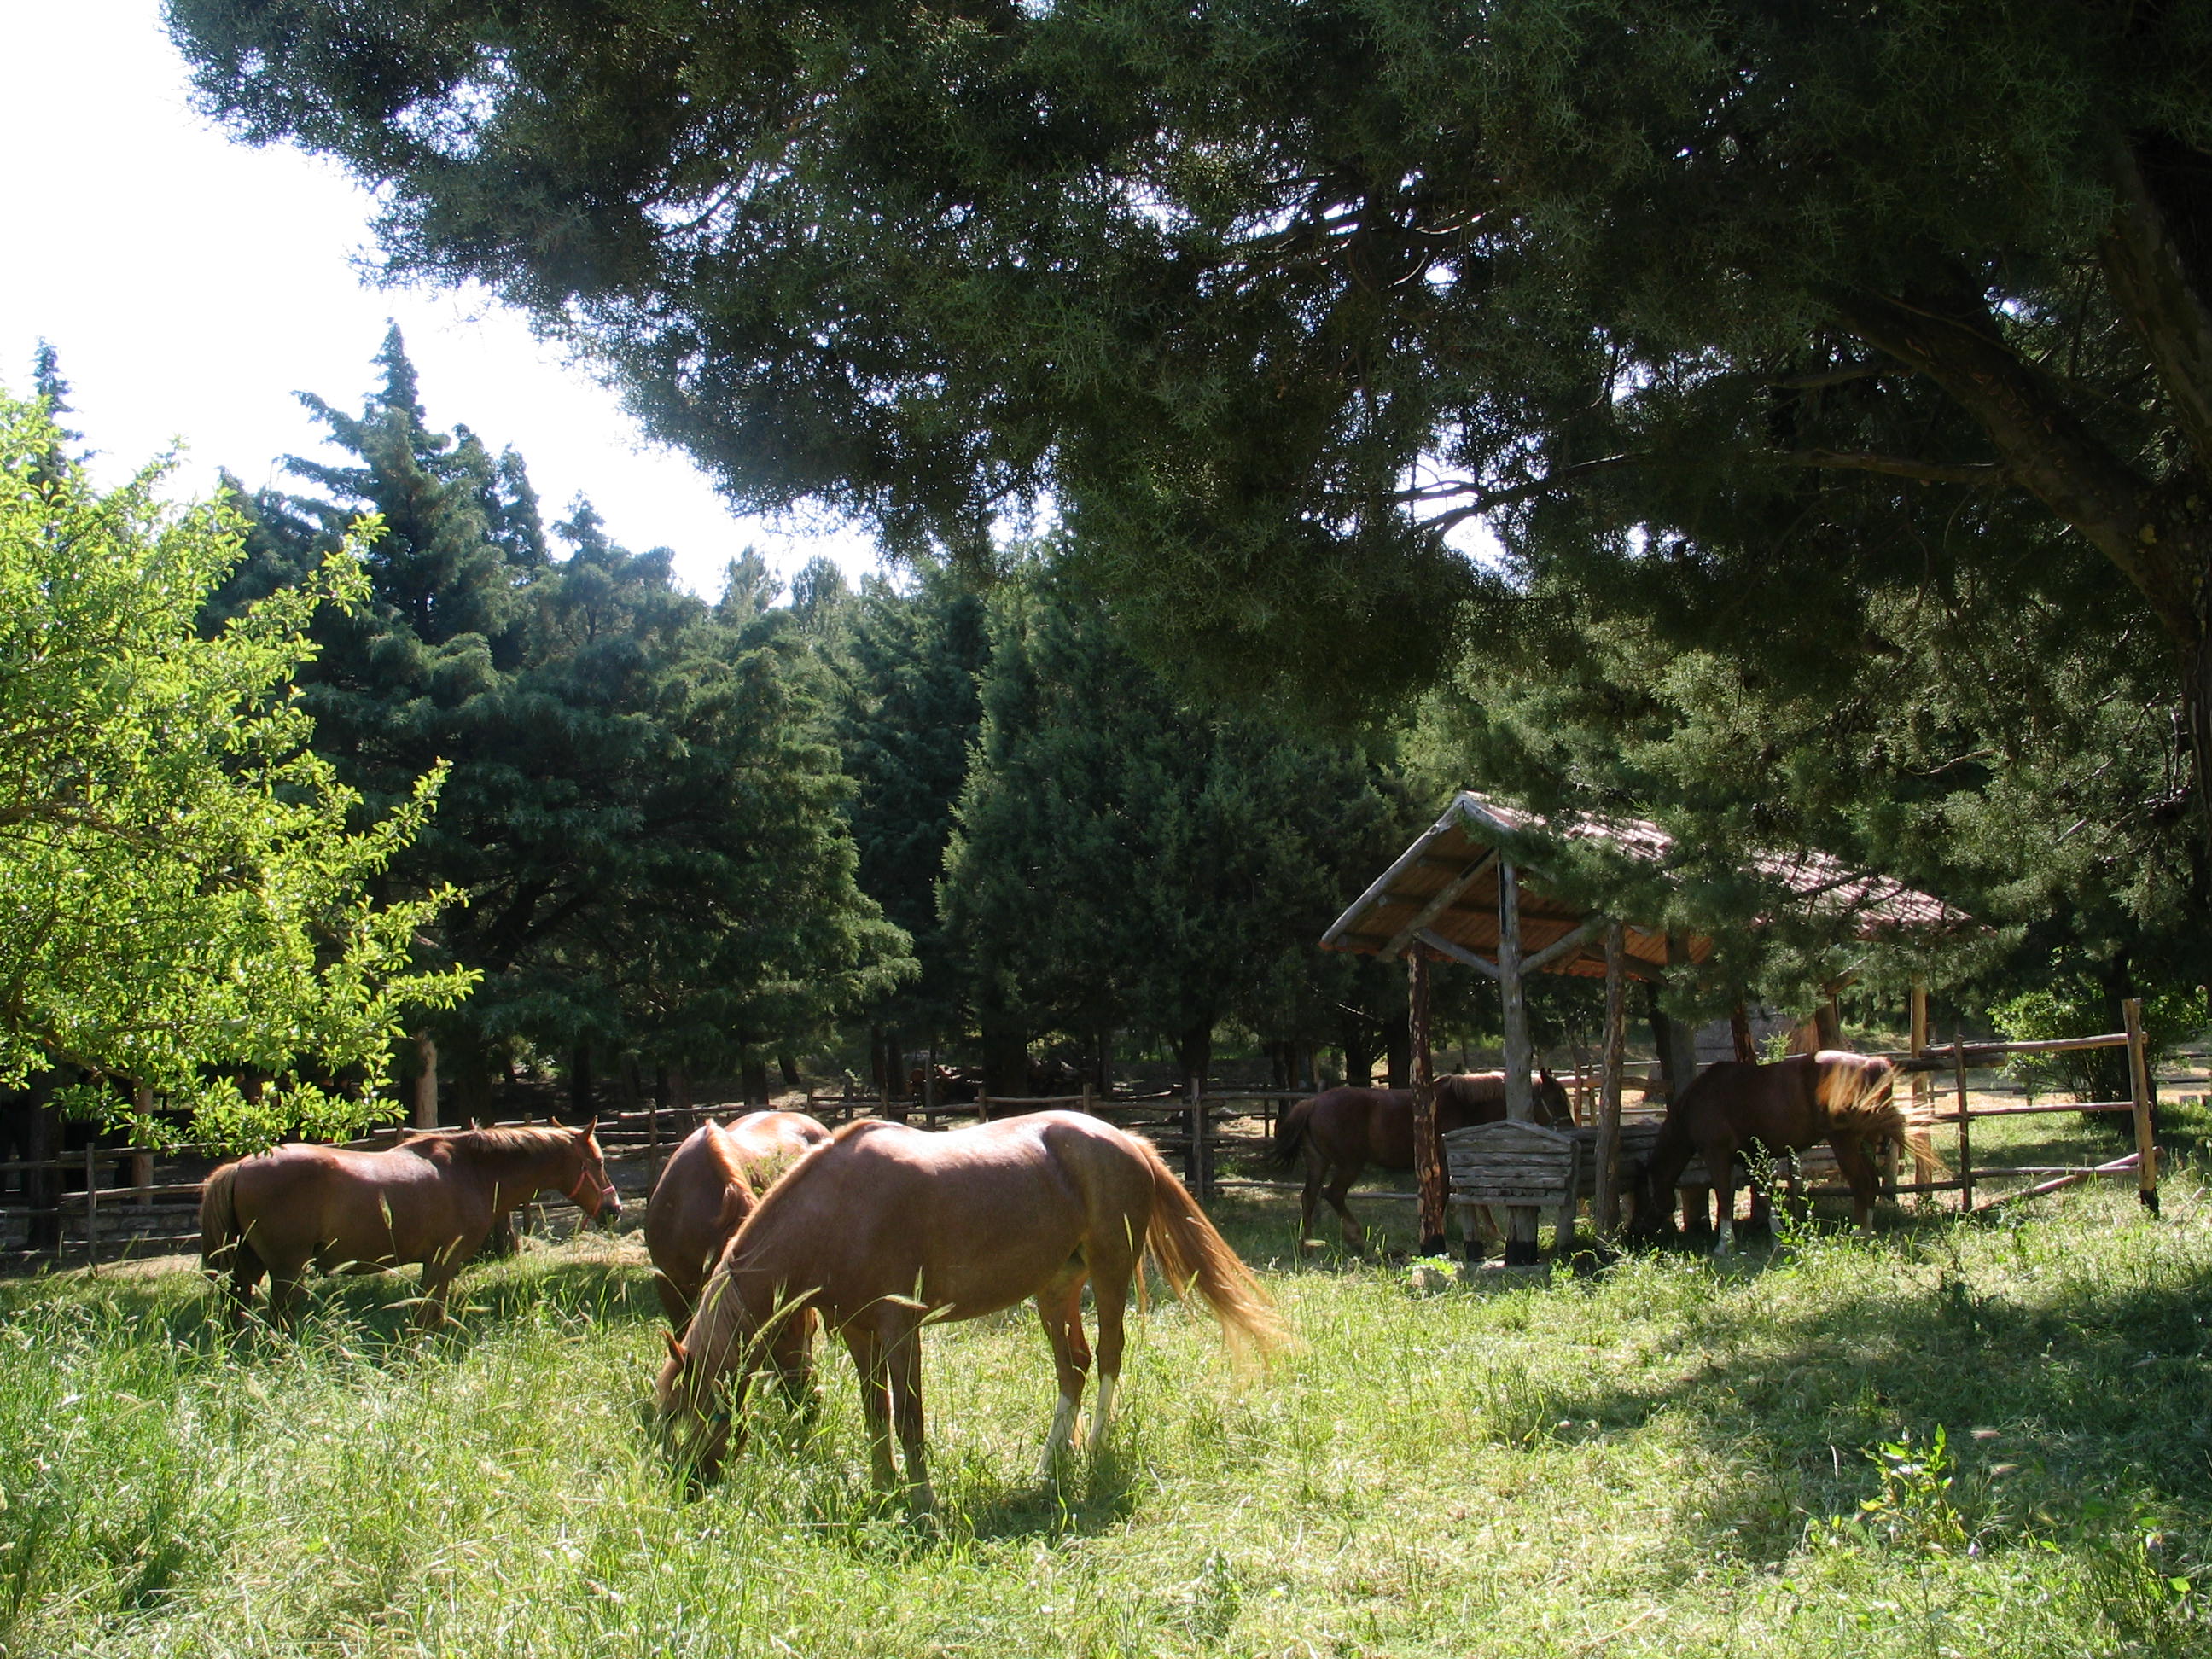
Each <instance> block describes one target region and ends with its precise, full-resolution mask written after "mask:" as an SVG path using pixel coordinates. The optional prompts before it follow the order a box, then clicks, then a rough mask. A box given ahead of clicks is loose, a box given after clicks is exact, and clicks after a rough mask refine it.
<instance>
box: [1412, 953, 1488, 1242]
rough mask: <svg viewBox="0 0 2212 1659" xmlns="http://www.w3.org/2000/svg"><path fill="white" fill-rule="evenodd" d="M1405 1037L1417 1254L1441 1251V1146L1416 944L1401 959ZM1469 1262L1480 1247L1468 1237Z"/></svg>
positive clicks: (1424, 968) (1425, 993) (1425, 972)
mask: <svg viewBox="0 0 2212 1659" xmlns="http://www.w3.org/2000/svg"><path fill="white" fill-rule="evenodd" d="M1406 1022H1407V1036H1410V1037H1411V1038H1412V1039H1413V1177H1414V1180H1415V1182H1417V1183H1418V1185H1419V1188H1420V1199H1421V1254H1422V1255H1443V1251H1444V1158H1443V1142H1441V1141H1440V1140H1438V1139H1437V1067H1436V1056H1435V1055H1434V1054H1432V1053H1431V1050H1430V1048H1429V960H1428V956H1427V954H1426V952H1425V951H1422V950H1421V949H1420V948H1419V946H1418V945H1417V946H1415V947H1414V948H1413V950H1412V951H1408V952H1407V955H1406ZM1467 1248H1468V1255H1469V1257H1470V1258H1472V1257H1473V1255H1474V1252H1475V1251H1477V1250H1479V1249H1480V1248H1481V1247H1480V1245H1479V1244H1478V1243H1476V1242H1475V1239H1474V1236H1473V1235H1472V1234H1470V1235H1469V1236H1468V1239H1467Z"/></svg>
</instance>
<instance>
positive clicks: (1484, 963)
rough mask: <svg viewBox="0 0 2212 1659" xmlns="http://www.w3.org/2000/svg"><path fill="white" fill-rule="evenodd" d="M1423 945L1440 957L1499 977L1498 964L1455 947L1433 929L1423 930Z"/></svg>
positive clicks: (1465, 948)
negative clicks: (1448, 958)
mask: <svg viewBox="0 0 2212 1659" xmlns="http://www.w3.org/2000/svg"><path fill="white" fill-rule="evenodd" d="M1421 943H1422V944H1424V945H1427V946H1428V947H1429V949H1431V951H1435V952H1436V953H1437V955H1438V956H1440V957H1450V958H1451V959H1452V960H1453V961H1454V962H1458V963H1465V964H1466V965H1467V966H1468V967H1469V968H1476V969H1480V970H1481V971H1482V972H1484V973H1486V974H1487V975H1490V977H1491V978H1492V979H1496V978H1497V977H1498V964H1497V963H1494V962H1492V960H1491V959H1490V958H1489V957H1483V956H1477V955H1476V954H1475V953H1474V951H1470V950H1468V948H1467V946H1465V945H1455V944H1454V943H1453V942H1452V941H1451V940H1449V939H1446V938H1445V937H1444V936H1443V934H1442V933H1438V932H1437V930H1436V929H1435V928H1433V927H1424V928H1423V929H1422V930H1421Z"/></svg>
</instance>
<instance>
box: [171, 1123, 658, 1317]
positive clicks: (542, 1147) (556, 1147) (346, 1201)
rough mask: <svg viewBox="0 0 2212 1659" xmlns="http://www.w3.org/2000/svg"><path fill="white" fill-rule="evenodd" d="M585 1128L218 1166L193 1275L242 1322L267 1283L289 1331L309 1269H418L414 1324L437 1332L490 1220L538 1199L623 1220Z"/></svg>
mask: <svg viewBox="0 0 2212 1659" xmlns="http://www.w3.org/2000/svg"><path fill="white" fill-rule="evenodd" d="M592 1127H593V1126H592V1125H591V1124H588V1123H587V1124H586V1125H584V1126H583V1127H581V1128H579V1129H564V1128H546V1129H538V1128H527V1129H441V1130H436V1131H434V1132H432V1133H428V1134H419V1135H416V1136H413V1137H411V1138H410V1139H406V1140H403V1141H401V1142H400V1143H399V1144H398V1146H394V1147H392V1148H391V1149H390V1150H388V1151H386V1152H354V1151H351V1150H349V1148H347V1147H343V1146H279V1147H277V1148H276V1149H275V1150H274V1151H271V1152H260V1153H257V1154H256V1155H254V1156H253V1157H252V1158H237V1159H234V1160H233V1161H232V1162H231V1163H228V1164H223V1165H222V1167H221V1168H219V1169H217V1170H216V1172H215V1173H214V1174H213V1175H211V1176H209V1177H208V1178H207V1184H206V1185H205V1186H204V1188H201V1192H200V1266H201V1267H202V1268H204V1270H205V1271H206V1272H207V1273H208V1275H209V1276H210V1278H212V1279H216V1280H217V1281H218V1282H219V1281H220V1280H221V1279H222V1278H223V1277H225V1276H226V1275H228V1278H229V1280H230V1303H231V1319H232V1322H234V1323H242V1322H244V1320H245V1317H246V1308H247V1305H248V1304H250V1303H251V1302H252V1297H253V1287H254V1286H255V1285H258V1284H259V1283H260V1282H261V1275H262V1274H263V1273H267V1274H268V1275H269V1310H270V1314H271V1316H274V1317H275V1318H276V1320H277V1321H279V1322H289V1319H290V1317H291V1313H292V1302H293V1297H294V1295H295V1292H296V1291H298V1290H299V1287H300V1279H301V1275H302V1274H304V1273H306V1272H307V1266H308V1264H309V1263H310V1262H312V1263H313V1264H314V1266H315V1267H316V1268H317V1269H318V1270H319V1271H320V1272H323V1273H376V1272H378V1271H380V1270H381V1269H383V1268H386V1267H398V1266H400V1265H401V1264H402V1263H404V1262H409V1261H419V1262H421V1263H422V1303H421V1304H420V1306H418V1307H417V1308H416V1315H415V1317H416V1323H417V1324H420V1325H423V1326H426V1327H427V1326H433V1325H438V1324H441V1323H443V1322H444V1321H445V1317H446V1291H447V1287H448V1286H449V1285H451V1284H452V1283H453V1275H454V1274H455V1273H458V1272H459V1270H460V1266H461V1264H462V1263H463V1262H465V1261H467V1260H468V1259H469V1258H470V1257H471V1256H472V1255H475V1254H476V1253H477V1247H478V1246H480V1245H482V1244H483V1242H484V1237H485V1235H486V1234H488V1233H489V1232H490V1231H491V1226H492V1222H493V1221H494V1220H495V1218H498V1217H500V1216H503V1215H505V1214H506V1213H507V1212H508V1211H510V1210H512V1209H514V1208H515V1207H516V1206H519V1205H522V1204H526V1203H527V1202H529V1200H531V1199H532V1197H534V1196H535V1195H536V1194H538V1192H540V1191H541V1190H542V1191H546V1192H556V1193H560V1194H564V1195H565V1196H567V1197H568V1198H569V1199H570V1200H573V1201H574V1203H575V1204H576V1205H577V1206H578V1207H579V1208H580V1209H581V1210H582V1211H583V1212H584V1213H585V1214H586V1215H587V1216H591V1217H593V1218H597V1217H599V1216H600V1215H602V1214H605V1215H610V1216H617V1215H620V1214H621V1213H622V1200H620V1199H619V1198H617V1196H616V1195H615V1189H614V1187H613V1185H612V1184H611V1182H609V1181H608V1180H607V1170H606V1164H605V1161H604V1160H603V1159H602V1158H601V1157H600V1156H599V1137H598V1136H597V1135H595V1134H594V1133H592Z"/></svg>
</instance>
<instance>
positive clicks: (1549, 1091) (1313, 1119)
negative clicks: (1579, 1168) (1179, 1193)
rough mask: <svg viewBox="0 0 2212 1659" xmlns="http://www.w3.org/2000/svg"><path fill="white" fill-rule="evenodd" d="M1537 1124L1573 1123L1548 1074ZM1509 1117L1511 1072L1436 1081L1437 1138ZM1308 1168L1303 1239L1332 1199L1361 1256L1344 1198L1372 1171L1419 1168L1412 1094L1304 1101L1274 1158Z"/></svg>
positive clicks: (1354, 1093)
mask: <svg viewBox="0 0 2212 1659" xmlns="http://www.w3.org/2000/svg"><path fill="white" fill-rule="evenodd" d="M1534 1096H1535V1108H1536V1121H1537V1122H1539V1123H1541V1124H1543V1125H1545V1126H1546V1127H1550V1128H1558V1127H1565V1126H1567V1125H1570V1124H1571V1123H1572V1122H1573V1121H1574V1112H1573V1109H1572V1107H1571V1105H1570V1104H1569V1103H1568V1101H1567V1091H1566V1090H1565V1088H1563V1087H1562V1086H1560V1084H1559V1080H1558V1079H1556V1078H1554V1077H1553V1075H1552V1074H1551V1073H1549V1072H1539V1073H1537V1076H1536V1080H1535V1088H1534ZM1504 1116H1505V1073H1503V1072H1469V1073H1464V1074H1463V1075H1461V1076H1458V1077H1440V1078H1438V1079H1437V1133H1438V1134H1447V1133H1450V1132H1451V1131H1452V1130H1454V1129H1464V1128H1467V1127H1469V1126H1470V1125H1473V1124H1476V1123H1497V1122H1500V1121H1503V1120H1504ZM1301 1153H1303V1154H1304V1158H1305V1163H1306V1188H1305V1191H1304V1193H1303V1194H1300V1196H1299V1200H1298V1237H1299V1238H1301V1239H1305V1238H1308V1237H1311V1235H1312V1233H1313V1221H1314V1211H1315V1210H1316V1208H1317V1207H1318V1205H1317V1203H1316V1200H1319V1199H1323V1198H1326V1199H1327V1200H1328V1202H1329V1206H1330V1207H1331V1208H1332V1209H1334V1211H1335V1212H1337V1214H1338V1215H1339V1216H1340V1217H1341V1218H1343V1222H1344V1242H1345V1245H1346V1249H1354V1250H1356V1249H1359V1247H1360V1244H1361V1243H1362V1241H1363V1237H1364V1235H1363V1233H1362V1231H1361V1230H1360V1226H1359V1224H1358V1222H1357V1221H1355V1220H1353V1219H1352V1212H1351V1211H1350V1210H1349V1209H1348V1208H1346V1206H1345V1201H1344V1200H1345V1194H1346V1193H1348V1192H1350V1191H1351V1190H1352V1182H1355V1181H1357V1180H1358V1179H1359V1177H1360V1176H1361V1175H1362V1174H1363V1173H1364V1171H1365V1170H1366V1168H1367V1166H1368V1165H1369V1164H1379V1165H1380V1166H1381V1167H1383V1169H1385V1170H1401V1171H1402V1170H1410V1169H1412V1168H1413V1091H1412V1090H1411V1089H1364V1088H1361V1087H1359V1086H1358V1085H1353V1084H1345V1085H1340V1086H1338V1087H1337V1088H1334V1089H1327V1090H1324V1091H1322V1092H1321V1093H1320V1094H1317V1095H1316V1096H1315V1097H1313V1098H1312V1099H1311V1100H1302V1101H1300V1102H1298V1103H1297V1105H1295V1106H1293V1107H1291V1109H1290V1110H1289V1111H1287V1112H1285V1113H1284V1114H1283V1115H1282V1118H1281V1120H1280V1121H1279V1122H1278V1123H1277V1124H1276V1125H1275V1158H1276V1161H1277V1162H1278V1163H1279V1164H1281V1165H1282V1167H1283V1168H1284V1169H1285V1170H1290V1169H1295V1168H1297V1161H1298V1158H1299V1155H1300V1154H1301Z"/></svg>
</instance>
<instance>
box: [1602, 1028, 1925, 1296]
mask: <svg viewBox="0 0 2212 1659" xmlns="http://www.w3.org/2000/svg"><path fill="white" fill-rule="evenodd" d="M1897 1076H1898V1067H1897V1066H1896V1065H1895V1064H1894V1063H1893V1062H1892V1061H1890V1060H1885V1059H1883V1058H1882V1057H1881V1055H1879V1054H1850V1053H1848V1052H1846V1051H1845V1050H1844V1049H1841V1048H1823V1049H1821V1050H1820V1053H1818V1054H1793V1055H1792V1056H1791V1057H1790V1058H1789V1059H1788V1060H1778V1061H1777V1062H1776V1063H1774V1064H1773V1065H1771V1066H1753V1065H1750V1064H1747V1062H1745V1061H1742V1060H1726V1061H1723V1062H1722V1063H1721V1064H1719V1065H1717V1066H1707V1067H1706V1068H1705V1070H1704V1071H1702V1072H1700V1073H1699V1074H1698V1077H1697V1080H1696V1081H1695V1082H1693V1083H1692V1084H1691V1085H1689V1087H1687V1088H1686V1089H1685V1090H1683V1091H1682V1097H1681V1098H1680V1100H1678V1101H1676V1102H1675V1103H1674V1104H1673V1105H1672V1106H1670V1107H1668V1109H1667V1118H1666V1121H1665V1122H1663V1123H1662V1125H1661V1126H1660V1128H1659V1140H1658V1144H1657V1145H1656V1146H1653V1148H1652V1149H1651V1156H1650V1158H1648V1159H1646V1160H1645V1162H1644V1169H1643V1171H1642V1173H1641V1174H1640V1175H1639V1176H1638V1177H1637V1182H1636V1219H1635V1221H1634V1223H1633V1225H1632V1227H1631V1229H1630V1231H1631V1236H1632V1237H1638V1238H1652V1237H1657V1236H1658V1235H1659V1234H1660V1233H1661V1232H1662V1231H1665V1230H1666V1229H1668V1227H1670V1226H1671V1225H1673V1218H1674V1184H1675V1182H1676V1180H1677V1179H1678V1178H1679V1177H1680V1175H1681V1173H1682V1170H1683V1169H1684V1168H1685V1166H1686V1165H1687V1164H1688V1163H1689V1161H1690V1158H1691V1157H1692V1154H1695V1155H1699V1156H1701V1157H1703V1158H1704V1159H1705V1173H1706V1175H1707V1176H1710V1177H1711V1182H1712V1185H1713V1189H1714V1190H1715V1191H1716V1192H1717V1193H1718V1194H1719V1195H1720V1200H1721V1201H1720V1212H1721V1224H1720V1232H1719V1234H1718V1236H1717V1237H1716V1238H1715V1240H1714V1243H1713V1254H1714V1255H1728V1254H1729V1252H1730V1251H1731V1250H1733V1249H1735V1156H1736V1154H1737V1153H1738V1152H1742V1151H1744V1150H1745V1149H1746V1148H1747V1147H1751V1146H1759V1147H1761V1148H1764V1149H1765V1152H1767V1153H1768V1154H1769V1155H1770V1156H1775V1157H1778V1156H1780V1155H1781V1154H1782V1153H1784V1152H1797V1151H1800V1150H1802V1148H1804V1147H1807V1146H1812V1145H1813V1144H1814V1142H1816V1141H1821V1140H1825V1141H1826V1142H1827V1143H1828V1145H1829V1146H1832V1147H1833V1148H1834V1149H1835V1153H1836V1164H1837V1167H1838V1169H1840V1170H1842V1171H1843V1174H1844V1180H1845V1181H1847V1182H1850V1188H1851V1209H1852V1212H1853V1215H1854V1216H1855V1218H1857V1222H1858V1227H1859V1231H1860V1232H1861V1233H1862V1234H1863V1235H1869V1236H1871V1234H1872V1233H1873V1231H1874V1193H1875V1168H1874V1164H1873V1162H1872V1161H1871V1160H1870V1159H1869V1158H1868V1157H1867V1154H1866V1147H1865V1145H1864V1143H1865V1142H1867V1141H1869V1140H1875V1141H1881V1140H1894V1141H1896V1142H1897V1143H1898V1144H1899V1146H1903V1147H1904V1148H1905V1150H1906V1151H1907V1152H1911V1154H1912V1156H1913V1157H1914V1158H1917V1159H1921V1160H1923V1161H1925V1162H1926V1163H1928V1164H1933V1165H1935V1166H1936V1168H1937V1169H1939V1170H1940V1169H1941V1168H1942V1160H1940V1159H1939V1158H1936V1149H1935V1148H1934V1147H1933V1146H1931V1145H1929V1139H1928V1120H1927V1116H1926V1114H1925V1112H1924V1110H1920V1111H1917V1110H1916V1109H1914V1108H1912V1107H1911V1106H1910V1105H1899V1103H1898V1102H1897V1097H1896V1093H1895V1090H1896V1084H1897Z"/></svg>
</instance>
